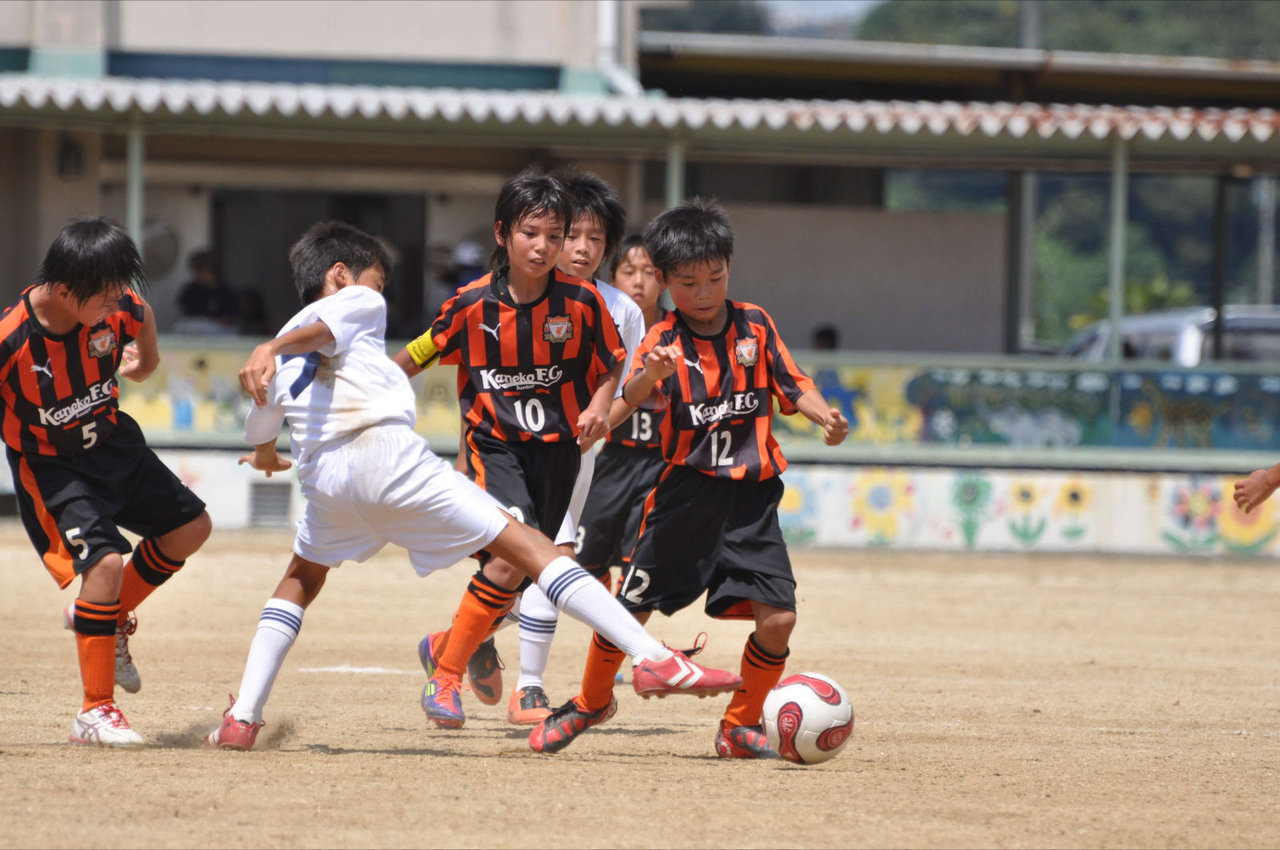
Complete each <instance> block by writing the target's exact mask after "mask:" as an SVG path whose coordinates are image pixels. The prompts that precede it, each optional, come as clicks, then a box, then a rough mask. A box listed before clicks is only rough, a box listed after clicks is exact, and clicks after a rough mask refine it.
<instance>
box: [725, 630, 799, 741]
mask: <svg viewBox="0 0 1280 850" xmlns="http://www.w3.org/2000/svg"><path fill="white" fill-rule="evenodd" d="M790 654H791V650H787V651H786V652H784V653H782V655H770V654H769V653H768V652H766V651H765V650H764V649H762V648H761V647H760V644H758V643H756V636H755V633H754V632H752V634H751V636H750V637H748V638H747V645H746V647H745V648H744V649H743V650H742V670H741V675H742V687H740V688H738V690H737V692H736V693H734V695H733V699H731V700H729V707H728V708H727V709H725V712H724V719H725V722H726V723H727V724H728V725H730V726H757V725H759V723H760V715H761V714H762V713H763V712H764V698H765V697H766V696H768V695H769V691H771V690H773V686H774V685H776V684H778V680H779V679H781V678H782V671H783V669H784V668H785V667H786V666H787V656H788V655H790Z"/></svg>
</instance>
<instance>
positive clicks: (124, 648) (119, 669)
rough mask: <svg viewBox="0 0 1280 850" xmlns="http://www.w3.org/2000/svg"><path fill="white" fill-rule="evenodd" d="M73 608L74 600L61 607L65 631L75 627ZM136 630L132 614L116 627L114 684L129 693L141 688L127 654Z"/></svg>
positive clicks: (135, 669)
mask: <svg viewBox="0 0 1280 850" xmlns="http://www.w3.org/2000/svg"><path fill="white" fill-rule="evenodd" d="M75 609H76V603H74V602H72V603H71V604H70V605H68V606H67V607H66V608H63V609H62V627H63V628H64V629H66V630H67V631H73V630H74V629H75ZM137 630H138V618H137V617H134V616H132V615H130V616H129V617H127V618H125V621H124V625H123V626H119V627H117V628H116V684H117V685H119V686H120V687H122V688H124V689H125V690H126V691H127V692H129V693H131V694H136V693H137V692H138V691H140V690H142V676H140V675H139V674H138V668H137V667H136V666H134V663H133V656H132V655H130V654H129V637H130V636H131V635H132V634H133V633H134V632H136V631H137Z"/></svg>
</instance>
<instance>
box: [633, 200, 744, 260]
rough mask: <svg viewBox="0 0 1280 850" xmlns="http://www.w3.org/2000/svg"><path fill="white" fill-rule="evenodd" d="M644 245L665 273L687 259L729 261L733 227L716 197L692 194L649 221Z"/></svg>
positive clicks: (651, 257) (651, 258)
mask: <svg viewBox="0 0 1280 850" xmlns="http://www.w3.org/2000/svg"><path fill="white" fill-rule="evenodd" d="M644 248H645V250H646V251H648V252H649V259H650V260H652V261H653V267H654V268H655V269H657V270H658V271H660V272H662V274H663V275H664V276H666V275H669V274H671V272H673V271H675V270H676V269H677V268H679V267H680V266H683V265H685V264H687V263H698V262H714V261H716V260H724V261H725V262H726V263H727V262H729V260H731V259H733V228H732V227H730V226H729V216H728V215H727V214H726V213H725V211H724V210H723V209H721V208H720V205H719V204H717V203H716V202H715V201H709V200H704V199H702V198H692V199H690V200H688V201H684V202H683V203H680V204H677V205H676V206H674V207H672V208H671V209H669V210H667V211H666V212H663V213H661V214H659V215H658V216H657V217H656V218H655V219H654V220H653V221H651V222H649V226H648V227H646V228H645V229H644Z"/></svg>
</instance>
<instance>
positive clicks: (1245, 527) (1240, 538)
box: [1218, 478, 1280, 555]
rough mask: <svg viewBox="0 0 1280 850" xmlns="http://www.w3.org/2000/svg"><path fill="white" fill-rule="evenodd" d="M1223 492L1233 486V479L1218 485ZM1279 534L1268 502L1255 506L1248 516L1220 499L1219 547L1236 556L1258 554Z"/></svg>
mask: <svg viewBox="0 0 1280 850" xmlns="http://www.w3.org/2000/svg"><path fill="white" fill-rule="evenodd" d="M1219 484H1220V485H1221V487H1222V492H1223V493H1228V492H1230V491H1231V489H1232V488H1233V487H1234V486H1235V479H1233V478H1224V479H1222V481H1220V482H1219ZM1277 532H1280V524H1277V522H1276V503H1275V502H1274V501H1272V500H1271V499H1268V500H1267V501H1265V502H1263V503H1262V504H1261V505H1258V506H1257V507H1256V508H1254V509H1253V510H1251V511H1250V512H1249V513H1245V512H1244V511H1242V510H1240V509H1239V508H1237V507H1236V503H1235V502H1234V501H1232V500H1230V499H1223V502H1222V510H1221V511H1219V513H1218V535H1219V537H1220V538H1221V539H1222V548H1224V549H1226V550H1227V551H1228V552H1231V553H1233V554H1237V555H1257V554H1258V553H1260V552H1261V551H1262V550H1263V549H1265V548H1266V546H1267V544H1268V543H1270V542H1271V541H1272V540H1274V539H1275V536H1276V534H1277Z"/></svg>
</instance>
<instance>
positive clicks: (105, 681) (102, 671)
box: [73, 599, 120, 711]
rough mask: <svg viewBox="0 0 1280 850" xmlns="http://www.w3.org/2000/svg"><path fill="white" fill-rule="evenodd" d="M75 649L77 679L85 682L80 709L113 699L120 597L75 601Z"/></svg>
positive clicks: (83, 709) (86, 709) (89, 707)
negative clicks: (99, 600) (100, 600)
mask: <svg viewBox="0 0 1280 850" xmlns="http://www.w3.org/2000/svg"><path fill="white" fill-rule="evenodd" d="M75 606H76V607H75V619H74V621H73V625H74V627H75V632H76V652H77V654H78V655H79V656H80V681H81V683H82V684H83V685H84V705H83V706H82V707H81V709H80V710H81V711H88V710H89V709H91V708H94V707H95V706H99V705H103V704H104V703H108V702H112V701H113V700H114V699H115V691H116V618H117V617H118V616H119V614H120V600H118V599H117V600H116V601H115V602H106V603H103V602H87V601H85V600H83V599H77V600H76V602H75Z"/></svg>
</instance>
